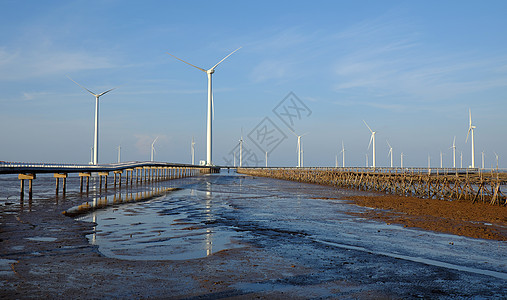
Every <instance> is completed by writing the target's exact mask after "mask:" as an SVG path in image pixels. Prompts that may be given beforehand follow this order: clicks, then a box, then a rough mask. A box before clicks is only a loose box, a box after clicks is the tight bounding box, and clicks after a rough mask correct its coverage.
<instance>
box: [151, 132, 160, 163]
mask: <svg viewBox="0 0 507 300" xmlns="http://www.w3.org/2000/svg"><path fill="white" fill-rule="evenodd" d="M157 140H158V136H157V137H156V138H155V139H154V140H153V143H151V161H153V159H154V158H155V142H156V141H157Z"/></svg>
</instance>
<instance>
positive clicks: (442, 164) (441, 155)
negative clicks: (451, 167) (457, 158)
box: [440, 150, 444, 169]
mask: <svg viewBox="0 0 507 300" xmlns="http://www.w3.org/2000/svg"><path fill="white" fill-rule="evenodd" d="M443 155H444V154H443V153H442V150H440V169H442V168H443V167H444V162H443Z"/></svg>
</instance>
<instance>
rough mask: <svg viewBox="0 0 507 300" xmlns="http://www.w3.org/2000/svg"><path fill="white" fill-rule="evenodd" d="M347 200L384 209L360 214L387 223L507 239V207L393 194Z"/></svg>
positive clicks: (499, 239)
mask: <svg viewBox="0 0 507 300" xmlns="http://www.w3.org/2000/svg"><path fill="white" fill-rule="evenodd" d="M347 199H348V200H351V201H352V202H353V203H355V204H357V205H360V206H365V207H372V208H377V209H380V210H372V211H367V212H364V213H360V214H361V215H363V216H365V217H368V218H371V219H377V220H383V221H385V222H386V223H394V224H402V225H404V226H406V227H417V228H422V229H426V230H432V231H438V232H444V233H451V234H456V235H462V236H468V237H472V238H481V239H490V240H498V241H507V207H506V206H497V205H490V204H487V203H471V202H465V201H445V200H436V199H419V198H412V197H401V196H393V195H381V196H353V197H348V198H347Z"/></svg>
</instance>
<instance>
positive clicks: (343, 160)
mask: <svg viewBox="0 0 507 300" xmlns="http://www.w3.org/2000/svg"><path fill="white" fill-rule="evenodd" d="M340 153H341V154H342V167H345V145H343V141H342V151H341V152H340Z"/></svg>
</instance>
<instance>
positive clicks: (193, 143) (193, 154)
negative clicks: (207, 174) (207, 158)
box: [190, 137, 195, 165]
mask: <svg viewBox="0 0 507 300" xmlns="http://www.w3.org/2000/svg"><path fill="white" fill-rule="evenodd" d="M190 152H191V154H192V165H194V162H195V160H194V158H195V142H194V137H192V144H191V146H190Z"/></svg>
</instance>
